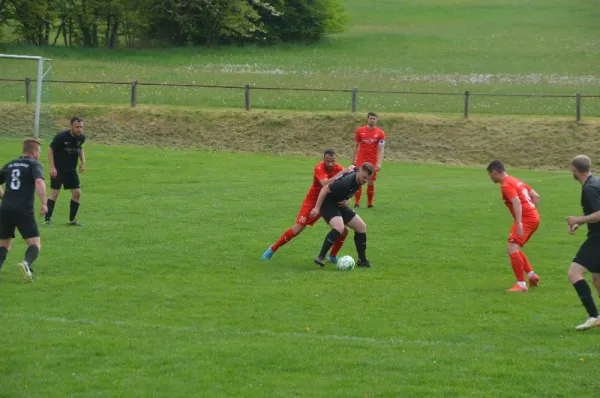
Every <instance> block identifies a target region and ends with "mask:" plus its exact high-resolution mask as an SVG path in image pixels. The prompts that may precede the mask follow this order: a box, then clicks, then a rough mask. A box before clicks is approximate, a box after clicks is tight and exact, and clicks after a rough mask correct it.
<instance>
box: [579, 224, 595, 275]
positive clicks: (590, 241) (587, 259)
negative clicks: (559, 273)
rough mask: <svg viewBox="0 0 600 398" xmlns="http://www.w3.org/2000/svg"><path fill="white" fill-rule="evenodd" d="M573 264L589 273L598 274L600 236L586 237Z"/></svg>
mask: <svg viewBox="0 0 600 398" xmlns="http://www.w3.org/2000/svg"><path fill="white" fill-rule="evenodd" d="M573 262H575V263H577V264H580V265H583V266H584V267H585V268H587V270H588V271H590V272H593V273H596V274H600V234H594V235H588V238H587V239H586V241H585V242H583V244H582V245H581V247H580V248H579V251H578V252H577V254H576V255H575V258H574V259H573Z"/></svg>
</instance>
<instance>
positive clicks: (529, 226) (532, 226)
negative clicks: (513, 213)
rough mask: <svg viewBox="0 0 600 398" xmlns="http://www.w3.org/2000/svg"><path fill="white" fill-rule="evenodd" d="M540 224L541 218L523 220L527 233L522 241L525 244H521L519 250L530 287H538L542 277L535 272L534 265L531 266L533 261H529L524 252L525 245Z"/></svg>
mask: <svg viewBox="0 0 600 398" xmlns="http://www.w3.org/2000/svg"><path fill="white" fill-rule="evenodd" d="M539 225H540V222H539V220H538V221H534V222H523V230H524V232H525V234H524V237H523V238H524V239H523V242H522V243H523V245H522V246H521V251H520V252H519V254H520V255H521V259H522V260H523V270H524V271H525V275H526V277H527V280H528V282H529V287H537V286H538V285H539V283H540V277H539V276H538V275H537V274H536V273H535V271H534V270H533V267H532V266H531V263H530V262H529V259H528V258H527V256H526V255H525V253H524V252H523V246H525V244H526V243H527V242H528V241H529V239H531V236H532V235H533V234H534V233H535V231H537V229H538V227H539Z"/></svg>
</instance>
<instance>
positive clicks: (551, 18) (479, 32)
mask: <svg viewBox="0 0 600 398" xmlns="http://www.w3.org/2000/svg"><path fill="white" fill-rule="evenodd" d="M346 4H347V6H348V11H349V14H350V17H351V21H350V24H349V26H348V29H347V30H346V32H344V33H342V34H339V35H335V36H332V37H329V38H327V39H326V40H324V41H323V42H321V43H319V44H317V45H314V46H305V45H282V46H275V47H266V48H261V47H253V46H250V47H245V48H238V47H224V48H172V49H150V50H116V51H111V50H106V49H76V50H73V49H65V48H46V49H39V48H27V47H20V46H14V45H3V46H0V50H1V51H4V52H9V53H29V54H32V53H35V54H43V55H45V56H47V57H51V58H53V59H54V68H55V70H54V75H53V78H54V79H59V80H88V81H98V80H99V81H125V82H130V81H132V80H139V81H141V82H159V83H162V82H169V83H189V84H191V83H196V84H209V85H234V86H243V85H245V84H250V85H251V86H260V87H297V88H329V89H352V88H354V87H357V88H358V89H359V90H402V91H425V92H440V91H441V92H453V93H457V94H461V93H464V91H465V90H470V91H471V92H474V93H516V94H532V93H537V94H539V93H546V94H566V95H572V94H574V93H576V92H580V93H582V94H588V95H598V94H600V78H599V76H600V41H599V39H598V37H600V36H599V33H600V28H598V24H597V21H598V19H599V18H600V11H599V10H598V7H597V4H596V3H595V2H593V1H575V2H573V1H570V0H552V1H548V0H532V1H528V2H526V3H524V2H522V1H516V0H502V1H494V2H485V4H484V3H482V2H481V1H476V0H464V1H453V2H449V1H440V0H427V1H418V2H417V1H406V2H399V1H396V0H373V1H365V0H348V1H347V2H346ZM34 75H35V67H34V66H33V65H29V66H28V65H26V64H24V63H20V62H12V63H10V64H9V63H7V62H6V61H2V62H0V76H3V77H6V76H8V77H14V78H24V77H26V76H34ZM2 86H3V88H4V89H3V91H2V92H3V94H2V95H0V101H6V100H11V101H21V100H22V97H23V91H24V90H23V88H22V84H16V85H10V84H2ZM52 97H53V101H55V102H64V103H107V104H127V103H128V102H129V99H130V98H129V97H130V88H129V87H128V86H106V85H75V84H55V85H54V87H53V90H52ZM350 99H351V96H350V94H349V93H321V92H318V93H313V92H288V91H254V92H253V94H252V100H253V104H254V106H255V107H257V108H266V109H298V110H317V109H319V110H320V109H328V110H349V109H350ZM138 101H139V103H141V104H154V105H157V104H158V105H160V104H164V105H186V106H197V107H231V108H241V107H243V104H244V93H243V90H240V89H237V90H225V89H199V88H196V89H194V88H164V87H151V86H140V87H139V100H138ZM584 103H585V106H586V110H585V114H587V115H596V116H598V115H600V99H598V98H597V99H586V100H584ZM574 106H575V105H574V100H573V99H542V98H534V99H530V98H502V97H473V99H472V111H473V112H474V113H480V114H481V113H485V114H490V113H491V114H539V115H566V114H572V113H573V112H574V111H573V110H574ZM371 109H377V110H379V111H381V112H399V111H400V112H420V113H431V112H446V113H461V112H462V109H463V98H462V97H461V96H430V95H427V96H414V95H392V94H383V95H381V94H367V93H362V94H360V95H359V110H361V111H366V110H371Z"/></svg>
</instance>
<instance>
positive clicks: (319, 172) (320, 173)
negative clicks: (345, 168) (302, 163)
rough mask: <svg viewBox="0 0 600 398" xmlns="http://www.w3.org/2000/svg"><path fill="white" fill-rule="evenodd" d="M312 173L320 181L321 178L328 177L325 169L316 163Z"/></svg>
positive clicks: (325, 178)
mask: <svg viewBox="0 0 600 398" xmlns="http://www.w3.org/2000/svg"><path fill="white" fill-rule="evenodd" d="M314 175H315V178H316V179H317V180H319V181H321V180H328V178H327V171H326V170H325V168H324V167H323V165H321V164H318V165H317V166H316V167H315V173H314Z"/></svg>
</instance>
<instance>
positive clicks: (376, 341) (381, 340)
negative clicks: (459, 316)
mask: <svg viewBox="0 0 600 398" xmlns="http://www.w3.org/2000/svg"><path fill="white" fill-rule="evenodd" d="M2 316H4V317H6V318H18V319H25V320H36V321H42V322H56V323H64V324H81V325H93V326H103V327H106V326H118V327H123V328H129V329H163V330H169V331H172V332H186V333H189V332H197V333H202V334H217V336H269V337H291V338H311V339H319V340H333V341H348V342H356V343H363V344H370V345H373V346H380V347H385V346H402V345H412V346H429V347H431V346H442V347H451V348H453V347H454V348H455V347H472V346H477V347H478V349H480V350H485V351H498V350H513V347H500V346H494V345H489V344H483V345H479V344H477V342H475V341H474V342H473V343H465V342H450V341H442V340H412V339H409V340H407V339H403V338H399V337H390V338H385V337H360V336H352V335H336V334H320V333H316V332H314V331H313V332H274V331H272V330H241V329H232V328H213V329H202V328H200V327H198V326H186V325H183V326H176V325H165V324H160V323H132V322H126V321H97V320H94V319H87V318H81V319H68V318H64V317H54V316H39V315H23V314H2V315H0V318H1V317H2ZM590 332H591V333H593V331H590ZM578 333H579V332H575V331H574V330H573V335H574V336H575V335H576V334H578ZM519 350H520V351H525V352H534V353H548V354H553V353H556V350H555V349H553V348H551V347H548V348H547V349H546V348H544V347H534V346H528V347H521V348H519ZM598 354H599V353H598V352H571V353H565V355H573V356H578V357H597V356H598Z"/></svg>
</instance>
